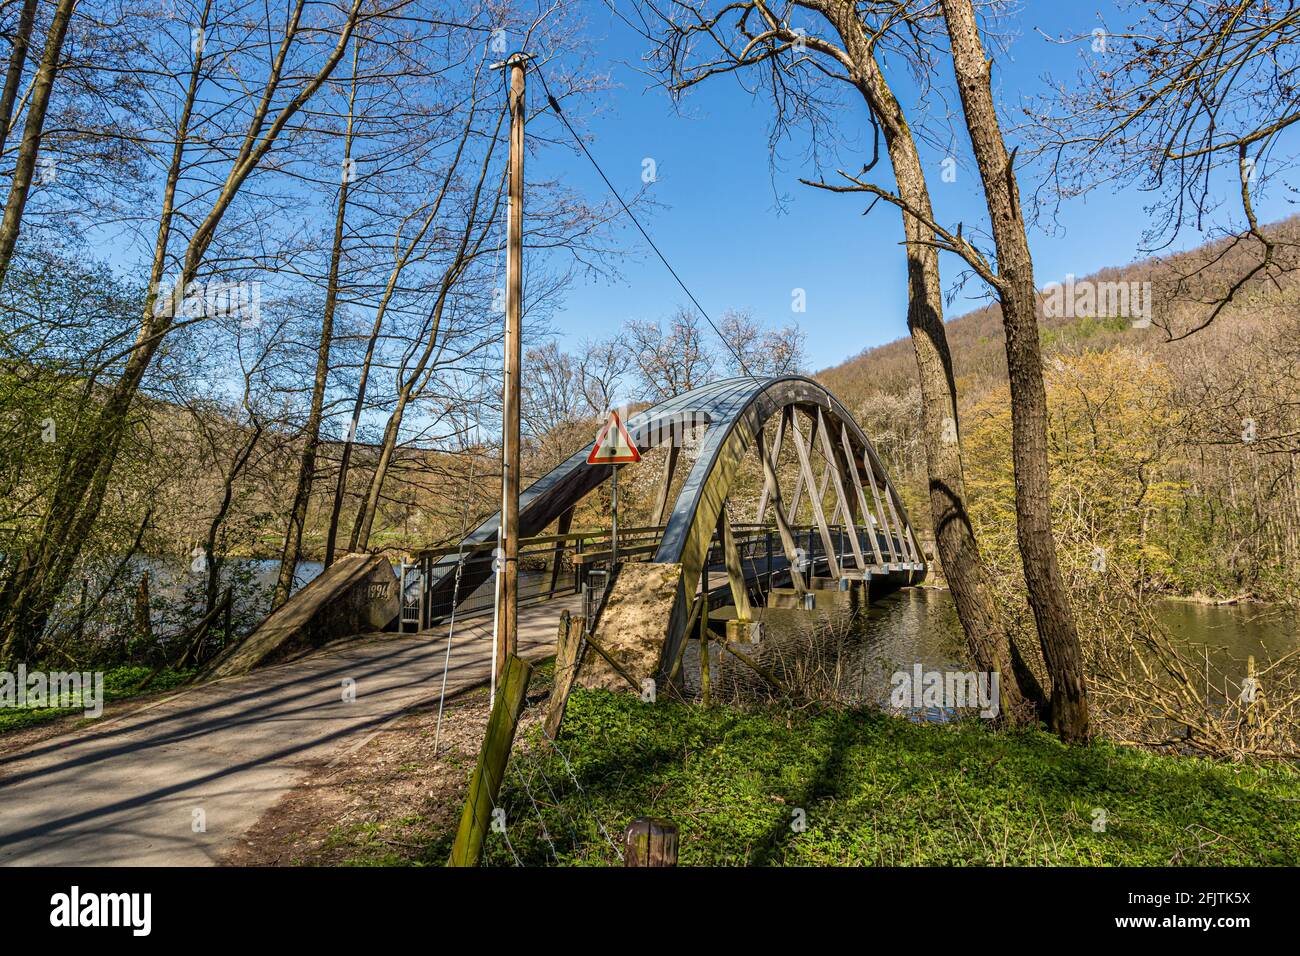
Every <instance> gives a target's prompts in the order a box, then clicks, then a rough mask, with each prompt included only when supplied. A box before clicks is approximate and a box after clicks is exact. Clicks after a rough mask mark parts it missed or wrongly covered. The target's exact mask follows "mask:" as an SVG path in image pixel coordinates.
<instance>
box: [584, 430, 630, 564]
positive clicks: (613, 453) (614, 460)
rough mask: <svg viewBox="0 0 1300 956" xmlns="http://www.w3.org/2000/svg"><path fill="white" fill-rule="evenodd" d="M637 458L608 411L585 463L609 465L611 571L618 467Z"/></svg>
mask: <svg viewBox="0 0 1300 956" xmlns="http://www.w3.org/2000/svg"><path fill="white" fill-rule="evenodd" d="M640 460H641V453H640V452H639V451H637V450H636V443H635V442H634V441H632V436H631V435H629V434H628V433H627V429H626V428H625V427H623V421H622V419H620V418H619V417H618V412H616V411H611V412H610V413H609V418H607V419H606V420H605V424H604V425H603V426H602V427H601V429H600V431H599V432H598V433H597V434H596V443H595V444H594V445H592V446H591V454H589V455H588V456H587V464H589V465H609V467H610V476H609V484H610V490H609V501H610V507H611V508H612V510H613V512H614V514H613V518H612V520H611V523H610V546H609V567H610V570H611V571H612V570H613V569H614V568H615V567H616V566H617V565H618V466H619V465H623V464H630V463H635V462H638V461H640Z"/></svg>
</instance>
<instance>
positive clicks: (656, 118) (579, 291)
mask: <svg viewBox="0 0 1300 956" xmlns="http://www.w3.org/2000/svg"><path fill="white" fill-rule="evenodd" d="M619 2H623V3H626V2H627V0H619ZM1099 10H1100V11H1102V13H1103V15H1104V16H1105V17H1106V22H1108V23H1109V24H1111V25H1112V26H1113V27H1116V28H1118V27H1119V26H1121V25H1122V24H1123V23H1124V22H1125V21H1126V17H1125V16H1124V15H1122V14H1116V13H1115V12H1114V9H1113V8H1112V7H1110V6H1108V5H1101V6H1097V5H1093V4H1082V3H1067V4H1062V3H1059V2H1042V0H1033V2H1029V3H1027V4H1026V5H1025V7H1024V8H1023V11H1022V13H1021V14H1020V16H1019V17H1017V18H1016V21H1015V22H1014V23H1011V24H1010V26H1011V27H1012V28H1013V30H1014V31H1015V32H1014V35H1013V36H1012V37H1011V43H1010V46H1009V49H1008V50H1007V52H1006V53H1005V54H1003V55H1001V56H999V57H998V58H997V60H996V61H995V65H994V82H995V84H997V85H998V86H999V87H1000V92H1001V94H1002V97H1003V99H1004V101H1005V102H1007V103H1008V105H1010V106H1012V107H1013V108H1014V105H1015V104H1016V103H1017V102H1018V98H1020V97H1025V98H1028V97H1031V96H1034V95H1038V94H1041V93H1042V92H1044V91H1045V90H1046V89H1047V85H1046V81H1045V78H1046V76H1047V75H1048V74H1051V75H1052V76H1053V77H1055V78H1057V79H1060V80H1067V79H1070V78H1072V77H1073V75H1074V74H1075V72H1076V66H1077V63H1078V58H1079V56H1080V54H1079V52H1078V50H1077V49H1075V48H1072V47H1064V46H1061V45H1059V44H1053V43H1050V42H1049V41H1048V40H1046V39H1045V38H1044V37H1043V36H1041V35H1040V34H1039V33H1037V32H1036V30H1035V27H1038V28H1041V29H1042V30H1043V31H1045V32H1047V33H1048V34H1051V35H1060V34H1071V35H1077V34H1087V33H1088V32H1089V31H1090V30H1092V29H1093V28H1094V27H1096V26H1098V25H1099V23H1100V22H1101V21H1100V20H1099V19H1098V11H1099ZM588 16H589V23H588V29H589V30H590V31H591V35H592V36H593V38H595V49H596V51H597V57H598V60H597V62H596V63H595V65H596V66H598V67H600V68H608V69H610V70H611V71H612V79H613V82H614V84H615V89H614V90H613V91H612V92H611V93H610V94H609V96H608V98H607V99H605V98H602V101H601V102H600V104H599V106H600V109H599V111H597V113H596V114H595V115H593V116H590V117H586V118H584V128H585V130H586V131H587V132H589V133H590V134H591V135H592V137H593V139H592V140H591V141H590V142H589V144H588V145H589V148H590V149H591V151H592V153H593V154H594V156H595V157H596V159H597V161H598V162H600V164H601V165H602V166H603V167H604V169H605V171H606V173H607V174H608V175H609V176H610V178H611V179H612V180H613V181H614V182H615V184H616V185H617V186H618V187H619V189H620V190H621V191H622V192H623V194H624V196H625V197H627V196H631V195H632V194H634V193H635V192H636V190H637V189H638V188H639V187H640V186H641V170H642V161H643V160H644V159H645V158H646V157H650V158H653V159H654V160H655V163H656V167H657V174H658V178H657V181H656V182H655V183H654V184H653V186H652V187H651V196H652V197H653V198H654V199H655V200H656V201H657V202H658V203H660V204H662V208H660V209H658V210H656V211H654V212H653V213H652V214H651V215H649V216H648V217H643V222H645V224H646V226H647V229H648V230H649V232H650V234H651V235H652V236H653V237H654V238H655V241H656V242H657V243H658V244H659V246H660V248H661V249H662V250H663V251H664V253H665V254H666V255H667V257H668V259H669V261H670V262H672V263H673V264H674V266H675V267H676V268H677V270H678V272H679V273H681V275H682V277H683V278H684V279H685V281H686V283H687V284H688V285H689V286H690V287H691V289H692V291H694V292H695V294H696V296H697V297H698V298H699V299H700V301H701V302H702V304H703V305H704V306H705V308H706V309H707V310H708V311H709V312H710V314H711V315H712V316H713V317H714V319H715V320H716V319H717V318H718V317H719V316H720V315H721V313H722V312H724V311H725V310H726V309H729V308H749V309H751V310H752V311H753V313H754V315H755V316H756V317H757V318H759V319H760V320H762V321H765V322H767V323H769V324H772V325H783V324H786V323H787V322H790V321H792V320H798V321H799V324H800V325H801V326H802V328H803V329H804V331H805V333H806V335H807V350H808V355H809V365H810V367H811V368H812V369H819V368H823V367H826V366H828V365H832V364H835V363H837V362H839V361H842V360H843V359H845V358H848V357H850V356H852V355H855V354H857V353H858V352H860V351H861V350H862V349H864V348H868V347H870V346H873V345H878V344H881V343H884V342H888V341H891V340H893V339H897V338H900V337H902V336H904V335H906V320H905V312H906V288H905V284H904V263H903V258H902V253H901V250H900V249H899V247H898V242H899V239H900V238H901V224H900V222H899V217H898V215H897V213H896V212H895V211H894V210H892V209H889V208H886V207H885V206H884V205H883V204H881V205H879V206H877V208H876V209H875V210H874V211H873V212H872V213H871V214H870V215H869V216H867V217H865V218H864V217H863V216H862V211H863V209H864V208H865V206H866V203H865V202H864V201H863V200H862V199H861V198H860V197H856V196H845V195H834V194H830V193H826V192H823V191H821V190H814V189H810V188H808V187H806V186H803V185H801V184H799V182H798V178H799V176H801V175H809V173H810V167H809V166H808V165H807V163H806V161H805V160H804V157H803V155H802V152H801V150H800V149H799V147H800V146H801V145H802V142H801V141H797V142H796V143H793V144H791V145H790V147H788V148H786V149H785V150H784V152H785V154H786V158H785V160H784V161H783V162H782V163H781V165H780V166H779V168H778V169H777V171H776V175H775V177H773V176H772V174H771V170H770V168H769V162H768V159H769V149H768V131H769V120H770V116H771V112H770V106H769V103H768V101H767V100H765V99H763V98H762V97H761V96H760V97H758V98H753V97H751V96H750V95H749V94H748V93H746V92H745V91H744V90H743V89H742V88H741V86H740V84H739V83H738V82H737V80H735V79H734V78H730V77H719V78H715V79H714V80H711V81H710V82H708V83H706V84H704V85H702V86H700V87H697V88H696V89H695V90H694V91H692V93H691V94H690V96H689V97H688V98H687V100H686V101H685V103H684V104H683V109H682V110H681V111H678V110H677V109H675V108H674V106H673V105H672V103H671V102H670V101H669V100H668V98H667V96H666V94H664V93H663V92H662V91H660V90H656V89H648V88H647V87H648V82H649V81H648V80H647V78H646V77H645V76H643V75H640V74H638V73H637V72H635V70H634V69H633V68H632V66H629V65H628V64H636V62H637V61H638V59H639V58H640V56H641V54H642V52H643V50H644V43H645V41H644V40H642V39H641V38H640V37H638V36H636V35H635V34H634V33H633V32H632V30H631V29H630V28H629V27H628V26H626V25H625V24H624V23H622V22H621V21H619V20H618V19H616V18H615V17H614V16H613V15H612V14H611V13H610V12H609V10H608V9H607V8H606V7H605V6H604V5H603V3H601V2H598V0H591V2H590V4H589V13H588ZM606 57H608V62H607V63H606V62H605V58H606ZM890 75H891V80H892V81H893V82H894V83H895V84H896V86H897V87H898V89H899V90H900V93H901V94H902V95H903V96H905V95H906V94H907V93H908V92H909V91H910V84H909V83H907V82H906V81H905V78H904V76H903V70H902V68H901V67H900V68H899V69H898V70H896V71H892V72H891V73H890ZM938 82H939V83H941V84H947V79H946V78H941V79H940V80H939V81H938ZM540 95H541V91H540V88H539V84H536V83H534V84H533V85H531V86H530V96H540ZM905 105H906V103H905ZM843 116H844V120H845V122H852V123H857V124H858V125H859V126H860V127H862V128H865V111H864V108H863V107H861V105H860V104H858V103H856V102H851V101H850V102H849V105H848V106H847V108H846V110H845V112H844V114H843ZM958 146H959V150H960V151H959V153H958V156H959V161H960V162H961V163H962V165H961V166H960V167H959V170H958V175H957V181H956V182H954V183H945V182H942V180H941V178H940V171H941V165H940V164H941V163H942V161H943V158H944V156H945V155H946V154H947V151H946V150H944V151H942V152H936V151H934V150H923V159H924V161H925V163H926V167H927V171H928V172H929V174H930V180H931V191H932V194H933V199H934V203H935V206H936V213H937V215H938V216H939V218H940V220H941V221H943V222H945V223H949V224H952V223H956V222H958V221H962V222H965V223H967V224H968V225H969V224H973V223H979V222H983V220H984V206H983V199H982V196H981V194H980V192H979V189H978V180H977V177H976V176H975V174H974V171H973V167H972V166H971V165H970V163H969V161H968V160H966V159H965V158H962V157H964V155H965V151H966V147H967V144H966V141H965V134H964V131H963V132H962V133H961V138H960V139H959V140H958ZM862 148H863V150H864V151H865V150H866V149H869V141H868V140H866V139H865V137H864V141H863V145H862ZM849 158H850V159H854V160H856V161H857V163H858V165H859V166H860V165H861V162H862V161H863V160H865V158H866V156H865V152H864V154H863V155H862V156H858V157H849ZM847 161H848V160H847V159H846V163H847ZM530 162H532V163H533V164H534V165H533V167H531V168H532V169H536V170H537V171H538V175H541V174H543V173H544V174H557V175H560V176H562V177H563V178H564V179H565V181H567V182H568V183H569V184H570V185H571V186H573V187H574V188H576V189H578V190H580V191H581V192H582V193H583V194H584V195H585V196H587V197H588V198H590V199H592V200H598V199H600V198H601V197H603V196H605V195H607V193H606V190H605V187H604V185H603V184H602V183H601V182H600V180H599V179H598V178H597V176H596V174H595V172H594V171H593V170H592V169H591V167H590V165H589V164H588V163H587V161H586V160H585V159H584V158H583V157H581V156H579V155H575V154H573V153H570V152H568V151H566V150H563V149H559V148H556V147H548V148H547V149H546V150H544V151H543V152H542V153H541V154H539V155H537V156H536V157H535V158H534V159H533V160H530ZM884 165H886V164H885V163H883V162H882V166H884ZM855 168H856V167H855ZM878 169H879V167H878ZM884 178H885V181H886V182H887V178H888V172H887V171H886V172H885V173H884ZM1031 184H1032V177H1031V176H1030V175H1028V174H1027V173H1024V172H1022V178H1021V188H1022V190H1023V191H1025V192H1027V191H1028V188H1029V187H1030V185H1031ZM774 185H775V190H776V192H779V193H780V194H781V195H782V196H783V198H784V200H785V208H784V209H782V210H778V209H777V208H776V201H775V193H774ZM1279 192H1280V190H1275V191H1274V193H1275V194H1276V193H1279ZM1147 201H1148V197H1145V196H1144V195H1143V194H1141V193H1140V192H1138V191H1137V190H1135V189H1134V190H1124V191H1116V190H1098V191H1095V192H1094V193H1092V194H1090V195H1089V196H1088V197H1086V198H1084V199H1079V200H1076V201H1073V202H1071V203H1070V204H1068V205H1066V206H1065V207H1064V208H1063V209H1062V211H1061V214H1060V218H1059V224H1058V225H1059V228H1058V229H1056V230H1055V231H1054V233H1053V234H1051V235H1048V234H1045V233H1044V232H1043V231H1036V232H1034V233H1032V234H1031V236H1030V240H1031V243H1032V245H1033V250H1034V253H1035V264H1036V279H1037V281H1038V284H1039V285H1040V286H1042V285H1043V284H1045V283H1047V282H1050V281H1053V280H1060V279H1061V278H1062V277H1063V276H1064V275H1065V274H1066V273H1074V274H1076V275H1085V274H1087V273H1089V272H1091V271H1094V270H1096V269H1099V268H1102V267H1105V266H1111V265H1123V264H1126V263H1129V262H1131V261H1133V260H1134V259H1135V258H1138V257H1139V253H1140V250H1139V244H1140V241H1141V234H1142V231H1143V229H1144V227H1145V226H1146V221H1145V220H1146V217H1145V215H1144V214H1143V211H1142V210H1143V206H1144V204H1145V203H1146V202H1147ZM1292 211H1293V210H1292V209H1291V207H1290V206H1289V204H1287V203H1285V202H1284V201H1283V200H1282V199H1281V198H1280V197H1279V196H1277V195H1273V196H1267V195H1266V196H1264V197H1260V199H1259V212H1260V215H1261V217H1262V218H1264V219H1266V220H1272V219H1278V218H1282V217H1284V216H1286V215H1289V214H1290V212H1292ZM618 239H619V242H620V243H621V244H622V245H624V246H625V247H626V248H628V249H629V250H631V251H634V252H636V253H637V254H638V258H636V259H634V260H629V261H625V262H623V263H622V265H621V267H620V268H621V272H622V276H621V278H620V279H618V280H616V281H614V282H607V281H590V280H580V281H578V282H577V283H575V285H574V286H573V288H572V289H571V290H570V292H569V294H568V296H567V298H566V302H565V305H564V307H563V309H562V310H561V311H560V312H559V313H558V314H557V315H556V317H555V320H554V323H553V324H554V326H555V328H556V330H557V332H558V333H559V337H560V344H561V346H562V347H564V348H568V349H570V350H572V349H575V348H577V346H578V343H579V342H580V341H581V339H583V338H584V337H588V336H590V337H601V336H604V335H609V334H613V333H614V332H616V331H617V329H618V327H619V326H620V325H621V324H622V323H623V322H625V321H626V320H627V319H630V318H643V319H644V318H658V317H663V316H666V315H668V314H669V313H671V312H672V311H673V309H674V308H675V307H676V306H678V305H681V304H687V299H686V296H685V294H684V293H683V292H682V291H681V290H680V288H679V287H678V286H677V285H676V283H675V282H674V281H673V279H672V277H671V276H670V275H669V274H668V272H667V270H665V269H664V267H663V265H662V264H661V263H660V262H659V261H658V260H657V259H656V258H654V256H653V254H652V253H650V251H649V250H648V249H647V248H646V247H645V245H644V242H643V241H642V240H641V238H640V236H639V234H637V233H635V231H634V230H631V229H625V230H623V231H622V232H620V234H619V236H618ZM1191 244H1194V243H1192V242H1191V240H1190V238H1189V240H1188V241H1186V242H1184V243H1182V245H1184V246H1185V245H1191ZM943 266H944V273H945V275H944V279H945V285H946V286H947V285H950V284H951V283H952V281H953V280H954V279H955V277H956V276H957V274H958V273H959V272H960V271H961V269H960V266H959V263H958V262H957V261H956V260H955V259H954V258H952V257H950V256H945V257H944V260H943ZM796 288H802V289H805V290H806V293H807V312H806V313H804V314H802V315H796V314H794V313H792V311H791V296H792V290H793V289H796ZM983 291H984V290H983V288H982V287H981V286H980V285H979V284H977V283H974V282H972V283H969V284H968V286H967V288H966V289H965V290H963V292H962V295H961V296H959V297H958V298H957V299H956V300H955V301H953V302H952V303H951V304H950V306H949V307H948V316H949V317H953V316H956V315H960V314H962V313H964V312H968V311H970V310H971V309H972V308H975V307H977V306H978V305H979V304H981V302H982V299H979V298H977V296H980V295H982V294H983ZM715 344H716V343H715Z"/></svg>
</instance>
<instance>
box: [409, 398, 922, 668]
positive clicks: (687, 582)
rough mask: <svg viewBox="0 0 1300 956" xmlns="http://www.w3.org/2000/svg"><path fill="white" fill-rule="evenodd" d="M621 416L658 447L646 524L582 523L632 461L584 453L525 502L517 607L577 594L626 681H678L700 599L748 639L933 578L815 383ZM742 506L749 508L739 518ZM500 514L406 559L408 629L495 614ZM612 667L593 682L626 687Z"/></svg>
mask: <svg viewBox="0 0 1300 956" xmlns="http://www.w3.org/2000/svg"><path fill="white" fill-rule="evenodd" d="M626 427H627V430H628V432H629V434H630V436H631V438H632V440H633V442H634V443H635V444H636V446H637V448H638V450H639V451H641V452H647V451H650V450H652V449H655V448H664V449H665V453H664V455H663V456H662V457H663V466H662V473H661V475H660V477H659V480H658V490H657V494H656V503H655V508H654V521H653V523H652V524H651V525H650V526H648V527H634V528H628V529H620V530H619V532H618V540H617V542H615V541H613V540H612V538H611V535H610V532H609V531H608V530H602V531H595V532H584V531H574V530H573V528H572V524H573V516H574V510H575V508H576V507H577V505H578V504H579V503H580V502H581V501H582V500H583V499H584V498H586V497H587V496H588V495H589V494H591V493H592V492H593V491H595V490H596V489H598V488H599V487H601V486H602V485H603V484H605V483H606V482H607V481H609V479H610V477H611V469H612V468H614V467H623V466H617V465H616V466H593V465H589V464H587V449H586V448H583V449H582V450H580V451H578V452H577V453H575V454H574V455H573V456H572V457H570V458H569V459H568V460H567V461H565V462H564V463H562V464H561V465H559V466H558V467H556V468H554V469H553V470H552V471H551V472H550V473H548V474H547V475H545V476H544V477H542V478H541V479H539V480H538V481H536V482H534V483H533V484H532V485H531V486H530V487H529V488H527V489H526V490H525V491H524V492H523V493H522V494H521V496H520V502H519V533H520V535H521V541H520V568H521V571H520V591H519V600H520V604H521V605H523V606H526V605H528V604H530V603H538V602H541V601H546V600H548V599H551V598H553V597H556V596H557V595H561V594H566V593H568V594H581V595H582V596H583V605H582V606H583V608H584V612H583V616H584V618H585V619H586V627H587V631H588V633H589V634H590V636H591V638H592V641H593V642H594V643H595V644H596V645H597V646H598V647H600V648H602V653H607V654H608V655H610V656H611V657H613V658H614V659H615V660H617V661H618V662H620V664H621V666H620V670H621V671H622V677H624V678H625V677H628V676H629V675H633V676H635V677H636V678H637V679H641V678H645V677H654V678H655V679H656V680H659V681H661V682H662V681H665V680H668V679H670V678H671V677H672V676H673V674H674V673H675V668H676V665H677V664H678V663H679V662H680V658H681V654H682V651H683V650H684V648H685V645H686V641H687V638H688V636H689V634H690V633H691V630H692V628H693V627H694V626H695V624H696V622H697V621H698V620H699V617H700V614H701V612H702V610H703V609H704V608H706V607H707V608H708V609H709V612H710V617H711V618H713V620H714V621H715V622H716V621H719V620H726V621H727V622H728V623H727V628H728V636H729V637H738V638H739V639H745V637H746V636H747V632H748V631H749V630H750V629H751V628H752V626H753V624H754V623H755V622H756V621H758V620H759V619H760V618H761V616H762V609H763V608H765V607H768V606H794V607H805V608H811V607H813V606H814V605H815V602H816V594H817V592H818V591H821V590H826V589H834V590H847V589H849V588H853V587H859V588H862V589H864V591H865V592H866V593H867V595H868V596H869V597H870V598H875V597H878V596H880V595H881V594H884V593H888V592H891V591H894V590H897V589H898V588H900V587H904V586H907V585H910V584H917V583H920V582H921V581H922V580H923V579H924V578H925V574H926V563H925V559H924V556H923V554H922V552H921V549H920V548H919V547H918V545H917V541H916V536H915V534H914V533H913V530H912V527H911V524H910V522H909V520H908V516H907V511H906V509H905V508H904V507H903V503H902V501H901V499H900V498H899V496H898V493H897V492H896V490H895V489H894V486H893V484H892V483H891V482H890V480H889V477H888V475H887V474H886V473H885V470H884V468H883V466H882V465H881V461H880V458H879V456H878V455H877V454H876V451H875V449H874V448H873V447H872V444H871V441H870V440H869V439H868V437H867V435H866V434H865V433H864V432H863V430H862V428H861V427H860V426H859V425H858V423H857V422H856V421H855V420H854V419H853V416H852V415H851V414H850V413H849V412H848V410H847V409H846V408H845V407H844V406H843V405H842V404H841V403H840V402H839V400H838V399H836V398H835V396H834V395H832V394H831V393H830V392H829V391H827V390H826V389H825V388H824V387H822V386H821V385H819V384H818V383H816V382H814V381H812V380H810V379H807V378H803V377H799V376H789V377H782V378H757V377H748V376H747V377H741V378H731V379H726V380H723V381H719V382H716V383H714V384H711V385H707V386H704V387H702V388H698V389H694V390H692V391H689V392H685V393H683V394H681V395H677V396H675V397H673V398H670V399H668V400H666V401H663V402H660V403H659V404H657V405H654V406H652V407H650V408H647V409H645V410H644V411H642V412H640V413H638V414H636V415H635V416H633V417H632V418H630V419H629V420H628V421H627V423H626ZM791 451H792V452H793V454H791ZM783 456H784V459H783ZM783 460H784V461H787V462H789V465H788V466H787V467H782V462H783ZM637 467H645V466H644V465H641V466H637ZM818 471H820V476H819V475H818ZM674 493H675V494H674ZM742 499H744V500H743V501H742ZM670 502H671V507H670ZM746 508H753V509H754V511H753V519H752V521H751V522H749V523H741V522H740V521H739V520H738V517H737V516H738V515H739V514H741V513H743V511H744V510H746ZM801 509H802V510H805V511H807V512H808V513H809V514H810V519H811V520H810V521H808V522H807V523H804V524H800V523H798V515H799V514H800V512H801ZM499 522H500V515H499V514H498V515H493V516H492V517H491V518H489V519H488V520H487V521H485V522H483V524H481V525H479V527H478V528H476V529H475V530H474V531H473V532H472V533H470V534H469V535H468V536H467V537H466V538H465V540H464V541H463V542H461V543H460V545H458V546H456V547H454V548H450V549H442V550H437V551H426V552H423V553H421V554H419V555H418V556H417V561H416V564H415V565H413V566H410V567H408V568H405V569H404V571H403V581H402V591H403V593H404V594H406V595H408V598H407V600H406V603H405V604H404V606H403V610H402V618H403V624H404V625H406V626H410V625H411V624H414V625H416V627H417V628H418V629H420V630H423V629H426V628H430V627H434V626H435V625H437V624H438V623H439V622H441V621H444V620H446V618H448V617H449V616H450V615H451V614H452V613H453V611H454V612H455V613H456V615H457V616H458V617H461V618H464V617H468V616H472V615H474V614H476V613H484V612H490V611H491V609H492V607H493V606H494V600H495V591H494V577H495V576H494V574H493V570H494V566H493V554H494V551H495V549H496V546H497V543H498V542H497V539H498V529H499ZM548 529H554V533H551V534H546V533H545V532H546V531H547V530H548ZM615 555H616V556H617V558H616V559H615ZM408 575H409V577H408ZM408 581H409V586H408ZM416 581H418V584H416V583H415V582H416ZM413 591H414V592H415V593H414V594H413V593H412V592H413ZM522 613H523V612H522V611H521V614H522ZM706 620H708V618H706ZM732 622H734V623H732ZM596 663H597V670H598V671H599V670H601V669H602V668H601V663H600V662H596ZM610 663H611V664H612V663H613V661H610ZM613 674H614V672H613V670H612V669H609V670H608V671H607V673H606V675H605V677H606V680H601V679H600V677H599V675H598V677H597V682H598V683H604V682H609V683H611V684H618V683H621V680H620V679H618V678H616V677H614V676H613Z"/></svg>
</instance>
